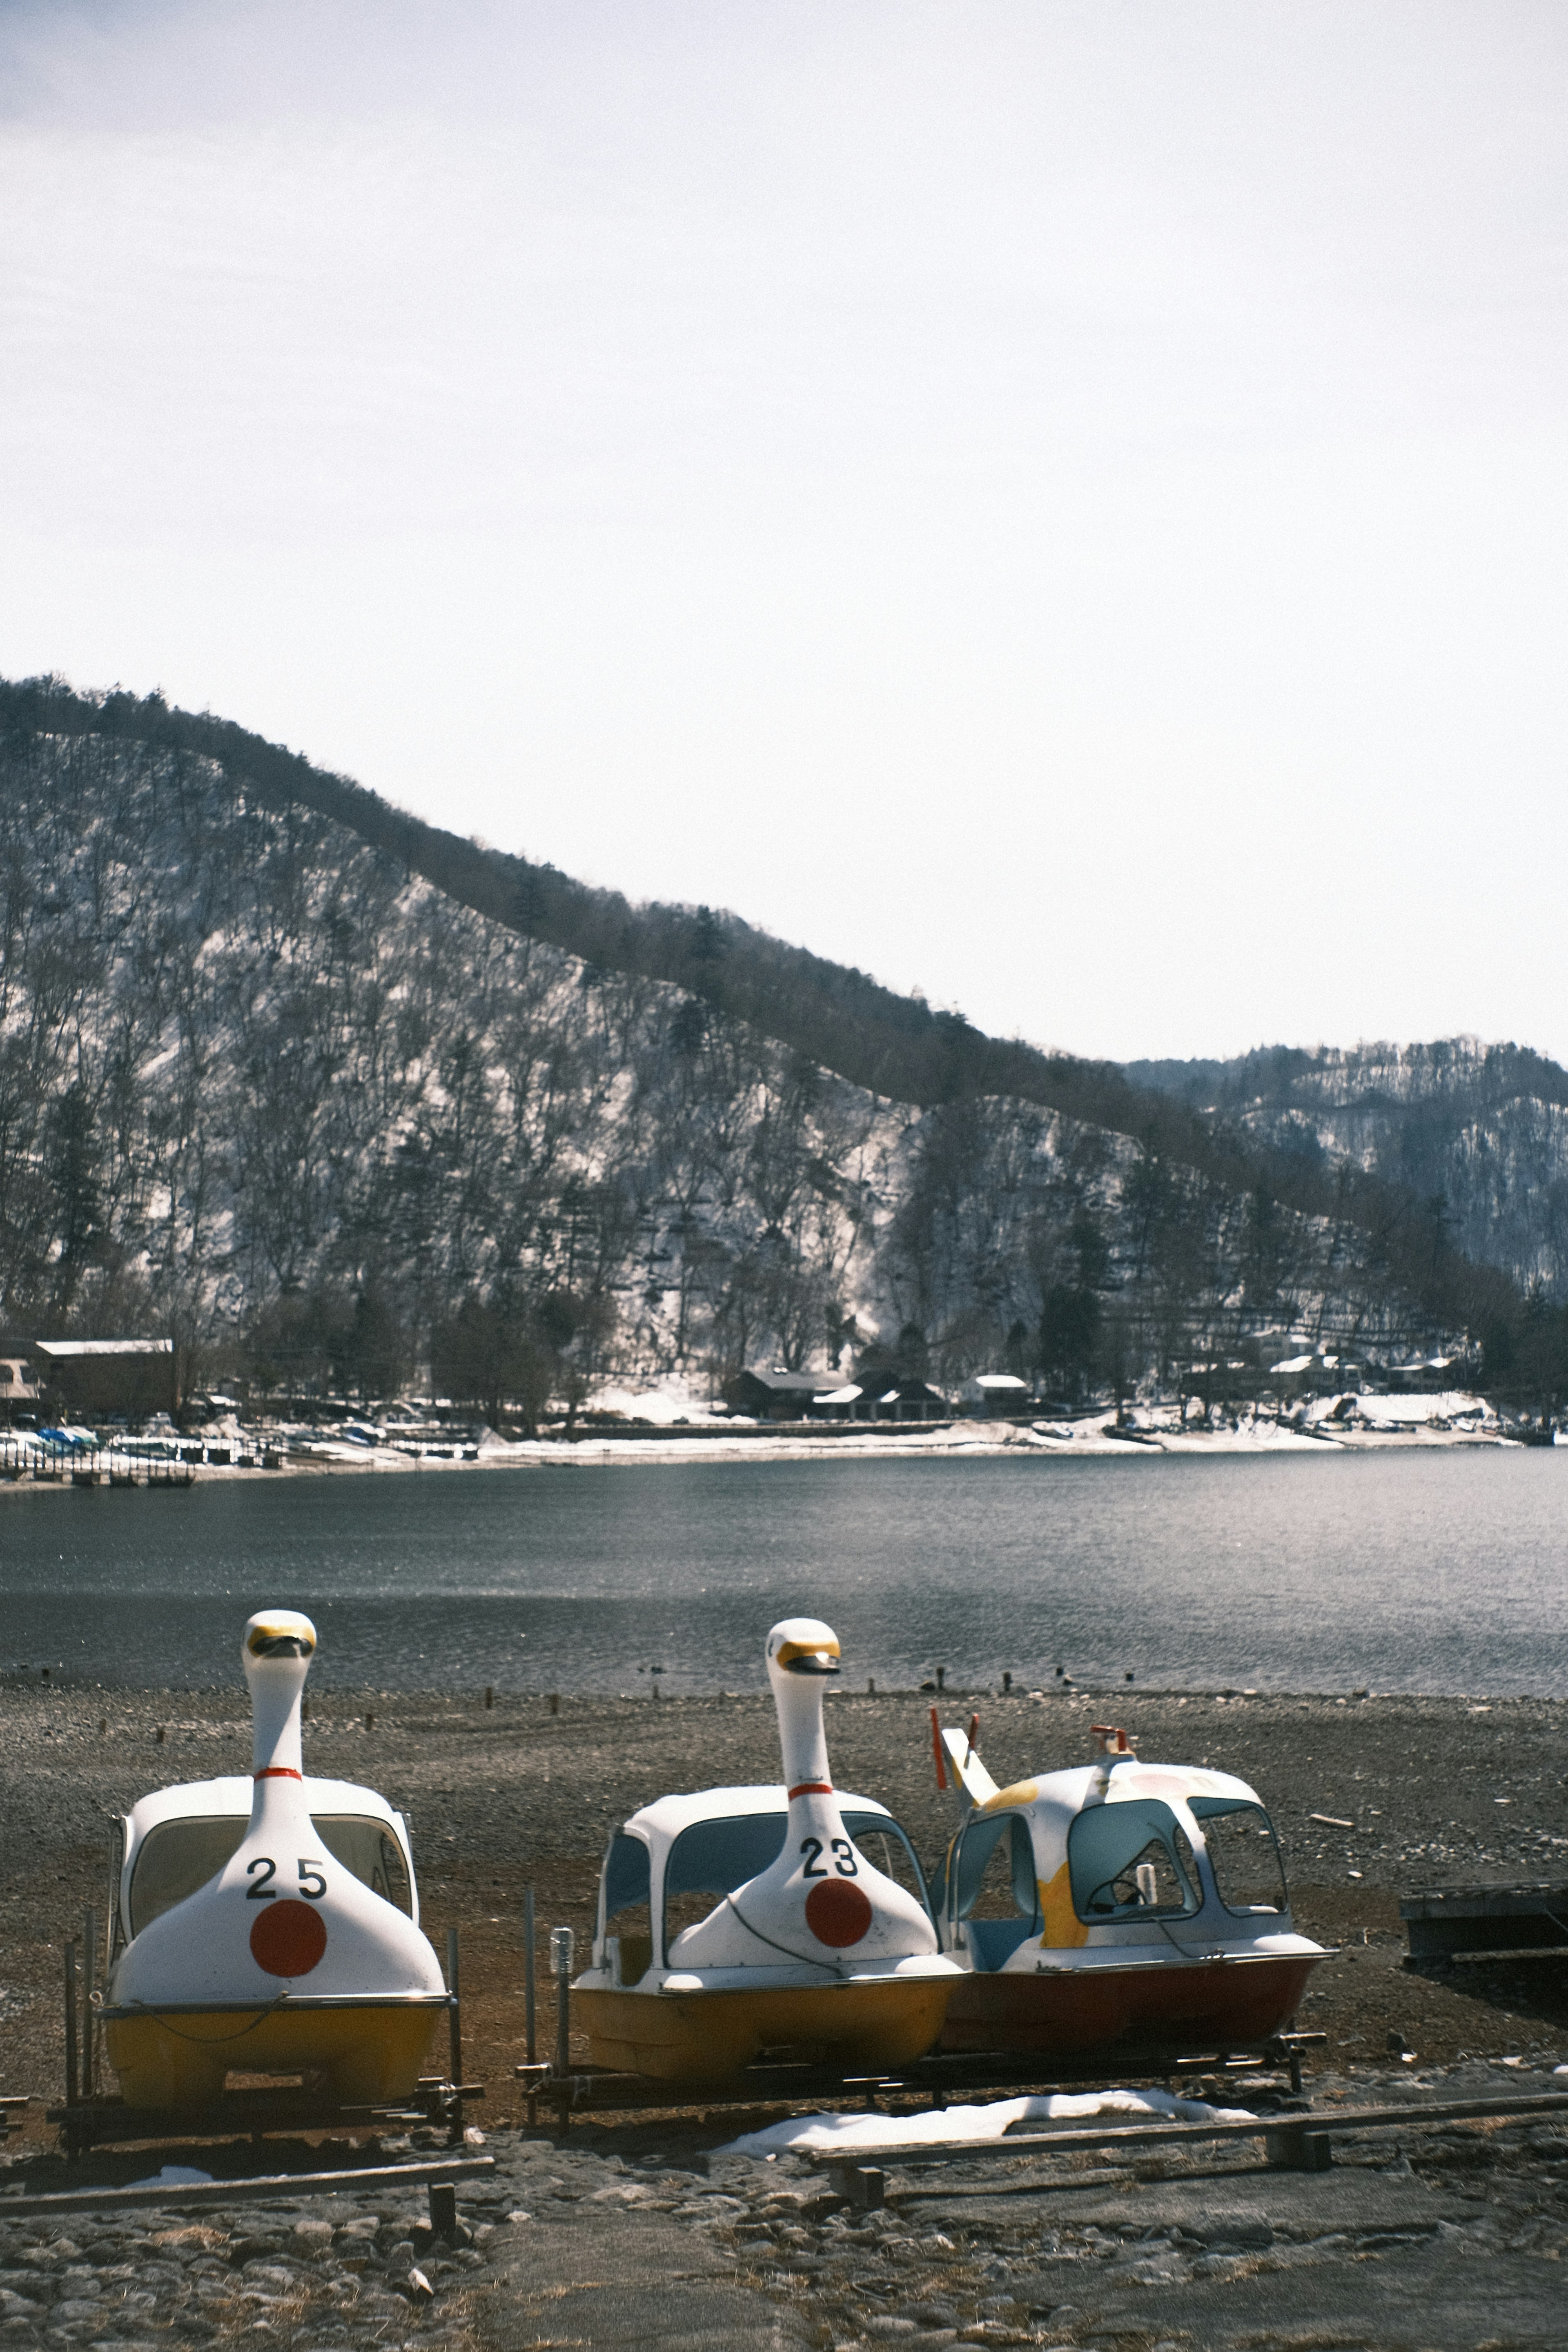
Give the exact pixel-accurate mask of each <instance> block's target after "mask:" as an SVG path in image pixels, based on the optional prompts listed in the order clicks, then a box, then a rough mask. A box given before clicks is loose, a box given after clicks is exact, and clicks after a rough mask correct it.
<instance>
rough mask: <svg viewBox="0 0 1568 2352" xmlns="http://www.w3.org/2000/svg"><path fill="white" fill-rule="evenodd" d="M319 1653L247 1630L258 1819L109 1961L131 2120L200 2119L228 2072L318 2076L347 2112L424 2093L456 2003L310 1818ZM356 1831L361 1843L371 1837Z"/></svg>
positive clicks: (302, 1626) (388, 1910)
mask: <svg viewBox="0 0 1568 2352" xmlns="http://www.w3.org/2000/svg"><path fill="white" fill-rule="evenodd" d="M315 1649H316V1629H315V1627H314V1626H313V1625H312V1624H311V1622H310V1619H309V1618H308V1617H300V1616H298V1615H296V1614H295V1613H294V1612H293V1611H291V1610H283V1609H269V1610H264V1611H262V1612H259V1613H258V1615H257V1616H254V1617H252V1618H251V1620H250V1621H249V1622H248V1624H247V1626H246V1629H245V1634H244V1639H243V1643H242V1648H241V1657H242V1660H243V1663H244V1666H245V1674H246V1679H247V1682H248V1684H249V1685H250V1695H251V1710H252V1719H253V1732H254V1758H253V1767H254V1769H253V1772H252V1779H251V1801H250V1819H249V1822H248V1824H247V1827H246V1829H245V1832H244V1834H243V1836H241V1837H240V1838H239V1839H238V1841H237V1845H236V1847H235V1850H234V1852H233V1853H231V1854H230V1855H229V1857H228V1859H227V1860H226V1861H225V1862H224V1863H223V1864H221V1866H220V1867H219V1868H218V1869H217V1870H216V1871H215V1873H214V1874H213V1875H212V1876H211V1877H209V1878H208V1879H207V1880H206V1881H205V1885H199V1886H198V1887H197V1888H196V1889H195V1893H194V1894H190V1895H186V1896H185V1897H184V1901H181V1902H175V1903H174V1904H173V1905H172V1906H171V1907H169V1908H167V1909H163V1910H160V1911H159V1912H158V1913H157V1914H156V1916H153V1917H152V1918H151V1919H150V1920H149V1921H148V1923H147V1924H146V1925H145V1926H144V1927H142V1929H141V1931H140V1933H138V1934H135V1935H133V1936H132V1940H131V1941H130V1943H129V1944H128V1945H127V1946H126V1947H125V1948H124V1950H123V1951H122V1952H121V1955H120V1958H119V1959H118V1960H117V1961H116V1963H115V1966H114V1969H113V1973H112V1975H111V1977H110V1985H109V1998H108V2001H107V2003H106V2005H105V2008H104V2011H103V2028H104V2048H105V2052H106V2054H107V2056H108V2059H109V2063H110V2065H111V2066H112V2067H113V2069H114V2071H115V2073H116V2074H118V2075H119V2077H120V2085H121V2093H122V2095H123V2097H124V2099H125V2102H126V2105H128V2106H138V2107H150V2106H156V2107H169V2106H187V2105H206V2104H208V2103H209V2102H211V2101H212V2100H214V2099H216V2097H217V2096H218V2095H220V2094H221V2092H222V2091H223V2088H224V2084H225V2079H226V2075H227V2074H228V2072H229V2070H230V2069H231V2068H232V2069H234V2070H236V2071H238V2072H240V2073H244V2074H320V2075H321V2077H322V2078H323V2079H324V2081H325V2083H326V2084H327V2085H328V2087H329V2089H330V2091H331V2094H332V2095H335V2097H336V2098H337V2099H339V2100H341V2101H343V2102H345V2103H354V2102H363V2103H364V2104H366V2105H374V2104H377V2103H380V2102H384V2101H387V2100H395V2099H398V2098H403V2097H406V2096H407V2095H408V2094H409V2093H410V2092H412V2091H413V2089H414V2088H415V2085H416V2082H417V2080H418V2076H419V2070H420V2065H421V2063H422V2062H423V2059H424V2056H425V2053H426V2048H427V2047H428V2045H429V2042H430V2036H431V2033H432V2032H433V2030H434V2027H435V2024H436V2020H437V2014H438V2012H439V2011H442V2010H443V2009H445V2008H446V2007H447V1993H446V1990H445V1987H444V1985H443V1983H442V1979H441V1969H440V1964H439V1963H438V1961H437V1958H436V1955H435V1953H434V1952H433V1951H432V1950H431V1948H430V1946H429V1944H428V1943H427V1942H426V1939H425V1937H423V1936H422V1935H421V1934H420V1932H419V1929H418V1928H417V1927H416V1925H415V1923H414V1921H413V1920H412V1919H411V1918H409V1917H407V1916H405V1914H404V1913H403V1912H402V1911H401V1910H399V1909H398V1908H397V1906H396V1905H395V1903H393V1902H392V1901H390V1900H388V1899H386V1898H385V1897H384V1895H381V1894H380V1893H378V1892H376V1891H375V1890H374V1888H373V1887H371V1886H370V1885H366V1884H364V1883H363V1879H362V1878H361V1877H360V1876H359V1875H358V1874H356V1873H355V1872H354V1871H353V1870H352V1869H349V1868H347V1867H345V1866H344V1864H342V1862H340V1861H339V1860H338V1858H337V1856H336V1854H334V1853H333V1852H332V1850H331V1847H330V1846H329V1845H328V1844H327V1843H326V1841H325V1840H324V1839H323V1837H322V1835H321V1830H320V1828H319V1827H318V1825H317V1823H316V1822H314V1821H313V1820H312V1818H311V1813H310V1791H311V1790H317V1791H321V1790H324V1788H325V1787H327V1786H328V1785H332V1786H335V1785H336V1784H323V1783H320V1782H309V1783H308V1782H307V1781H306V1780H305V1778H304V1767H303V1758H302V1752H301V1747H300V1698H301V1696H302V1694H303V1691H304V1687H305V1676H306V1675H307V1674H308V1673H309V1671H310V1660H311V1658H312V1657H313V1655H314V1654H315ZM218 1785H220V1784H208V1787H209V1789H211V1788H215V1787H216V1786H218ZM170 1793H171V1794H172V1795H175V1796H176V1797H177V1796H178V1793H179V1792H175V1791H171V1792H170ZM193 1793H194V1792H193ZM348 1794H349V1795H350V1796H351V1797H357V1798H365V1797H372V1792H370V1791H356V1790H349V1791H348ZM372 1801H373V1802H375V1800H374V1798H372ZM143 1803H144V1804H145V1803H146V1801H145V1800H144V1801H143ZM137 1810H138V1811H142V1808H141V1807H139V1808H138V1809H137ZM388 1818H389V1819H392V1818H395V1817H393V1816H391V1815H390V1814H388ZM188 1826H190V1825H189V1824H187V1827H188ZM213 1826H214V1829H215V1830H216V1833H217V1834H218V1836H219V1837H221V1836H222V1834H223V1831H222V1828H221V1826H220V1825H219V1822H217V1821H216V1819H215V1821H214V1824H213ZM356 1826H357V1828H358V1830H359V1832H360V1834H361V1836H362V1839H363V1832H364V1831H365V1830H367V1829H368V1830H371V1831H372V1832H374V1830H375V1829H376V1828H377V1827H378V1826H379V1824H377V1823H375V1822H369V1821H367V1822H361V1823H358V1824H357V1825H356ZM231 1833H232V1832H231ZM156 1834H157V1831H156V1828H153V1830H152V1832H150V1835H149V1839H148V1844H149V1846H150V1843H151V1838H152V1837H155V1836H156ZM340 1842H341V1840H340ZM132 1863H133V1857H132V1856H131V1855H130V1854H128V1855H127V1858H126V1867H127V1869H128V1870H130V1869H132Z"/></svg>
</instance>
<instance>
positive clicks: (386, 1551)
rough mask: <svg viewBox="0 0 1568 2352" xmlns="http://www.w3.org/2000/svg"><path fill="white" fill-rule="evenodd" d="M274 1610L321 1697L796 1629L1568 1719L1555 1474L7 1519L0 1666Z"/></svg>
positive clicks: (176, 1657) (517, 1676)
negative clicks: (327, 1690) (283, 1608)
mask: <svg viewBox="0 0 1568 2352" xmlns="http://www.w3.org/2000/svg"><path fill="white" fill-rule="evenodd" d="M262 1602H272V1603H277V1604H287V1605H289V1606H291V1607H296V1608H302V1609H306V1610H308V1611H309V1612H310V1614H311V1615H312V1616H313V1617H314V1618H315V1619H316V1621H317V1623H318V1625H319V1627H320V1629H321V1637H322V1640H321V1657H320V1660H319V1663H318V1666H317V1670H316V1678H317V1680H318V1681H319V1682H321V1683H343V1684H353V1685H374V1686H378V1687H381V1688H410V1687H426V1688H428V1687H432V1686H441V1685H457V1686H461V1687H466V1688H472V1687H475V1686H477V1685H482V1684H484V1683H493V1684H495V1685H497V1686H498V1687H500V1688H503V1689H513V1688H516V1689H532V1690H542V1689H556V1688H559V1689H563V1690H568V1689H595V1690H606V1691H616V1690H623V1691H627V1692H632V1693H636V1692H638V1691H646V1690H647V1688H648V1687H649V1684H648V1671H647V1670H648V1669H649V1668H651V1667H653V1666H655V1665H658V1666H662V1667H663V1668H664V1669H665V1672H664V1675H663V1676H662V1682H663V1685H664V1687H665V1688H667V1689H669V1690H716V1689H729V1690H745V1689H750V1688H754V1687H757V1686H758V1685H760V1684H761V1682H762V1679H763V1677H762V1671H761V1663H760V1660H761V1648H762V1638H763V1634H764V1633H765V1632H766V1629H767V1627H768V1626H769V1625H770V1624H771V1623H773V1621H774V1620H775V1619H776V1618H778V1617H782V1616H785V1615H789V1614H794V1613H797V1612H807V1613H810V1614H813V1615H820V1616H825V1617H826V1618H827V1619H828V1620H829V1621H830V1622H832V1623H833V1624H834V1625H835V1626H836V1627H837V1631H838V1633H839V1635H840V1638H841V1639H842V1641H843V1643H844V1650H845V1665H846V1673H847V1676H848V1675H853V1676H856V1677H858V1676H860V1675H876V1676H877V1677H878V1680H879V1683H880V1684H881V1685H909V1684H910V1683H914V1682H918V1681H919V1680H920V1679H921V1677H922V1676H923V1675H927V1674H929V1673H930V1672H931V1668H932V1667H933V1666H934V1665H936V1664H942V1665H945V1666H946V1668H947V1669H948V1672H949V1675H951V1676H952V1678H953V1679H954V1680H955V1681H958V1682H961V1683H962V1682H966V1681H976V1680H978V1681H990V1680H993V1679H994V1678H995V1677H996V1676H997V1675H999V1674H1000V1673H1001V1672H1002V1670H1003V1669H1004V1668H1010V1669H1011V1671H1012V1673H1013V1675H1014V1677H1015V1679H1016V1680H1018V1681H1021V1682H1022V1683H1023V1684H1024V1685H1026V1686H1028V1685H1037V1684H1038V1683H1039V1682H1041V1681H1042V1680H1044V1679H1045V1678H1046V1677H1047V1676H1049V1675H1053V1674H1054V1671H1055V1668H1056V1667H1057V1665H1058V1664H1064V1665H1065V1666H1066V1667H1067V1668H1068V1672H1069V1673H1072V1674H1074V1675H1079V1676H1080V1677H1083V1678H1086V1679H1088V1680H1090V1681H1103V1680H1108V1679H1110V1678H1112V1677H1114V1678H1117V1679H1120V1678H1121V1675H1123V1674H1124V1673H1125V1672H1127V1671H1129V1670H1131V1672H1132V1673H1133V1674H1134V1675H1136V1677H1137V1679H1138V1681H1139V1682H1140V1683H1141V1684H1145V1685H1158V1686H1170V1685H1175V1686H1177V1687H1180V1688H1184V1689H1202V1688H1205V1687H1206V1688H1223V1687H1224V1686H1225V1685H1237V1687H1246V1686H1249V1685H1250V1686H1253V1687H1256V1688H1258V1689H1288V1690H1346V1689H1350V1688H1353V1687H1355V1686H1357V1685H1370V1686H1371V1687H1372V1688H1373V1689H1381V1690H1422V1691H1434V1692H1436V1691H1487V1692H1494V1693H1498V1694H1504V1693H1508V1692H1537V1693H1542V1694H1546V1693H1555V1694H1568V1605H1565V1604H1568V1453H1565V1452H1563V1451H1546V1450H1542V1451H1539V1452H1537V1451H1531V1452H1516V1451H1511V1450H1510V1451H1507V1452H1494V1451H1486V1450H1479V1451H1458V1450H1456V1451H1454V1452H1451V1453H1428V1454H1346V1455H1329V1454H1324V1455H1316V1454H1314V1455H1311V1456H1309V1457H1300V1456H1284V1457H1274V1458H1270V1457H1267V1456H1265V1457H1261V1458H1254V1459H1250V1460H1248V1459H1245V1458H1236V1457H1228V1458H1227V1457H1225V1456H1219V1457H1216V1458H1213V1459H1207V1460H1195V1461H1194V1460H1192V1459H1190V1458H1189V1459H1179V1458H1173V1457H1162V1456H1148V1455H1144V1456H1142V1457H1140V1458H1137V1459H1131V1460H1127V1461H1121V1460H1110V1461H1106V1460H1093V1461H1088V1462H1079V1463H1069V1462H1063V1461H1059V1460H1058V1461H1045V1462H1042V1461H1022V1462H1014V1461H1005V1460H1004V1461H970V1462H941V1461H914V1462H901V1463H900V1462H860V1463H835V1462H776V1463H770V1462H760V1463H759V1462H735V1463H721V1464H713V1463H692V1464H687V1465H681V1464H678V1465H668V1466H667V1465H650V1466H649V1467H647V1469H640V1468H636V1467H633V1468H619V1467H617V1468H613V1469H612V1468H603V1469H600V1468H580V1469H578V1468H574V1469H562V1470H543V1471H518V1470H469V1471H464V1472H449V1473H447V1474H444V1475H430V1476H426V1477H419V1476H412V1475H402V1476H394V1475H385V1476H374V1475H360V1476H345V1477H338V1478H332V1477H310V1478H293V1477H280V1478H278V1479H276V1480H275V1481H271V1482H265V1483H264V1482H263V1481H262V1480H261V1479H260V1478H258V1479H255V1480H245V1481H238V1480H237V1481H234V1482H231V1483H224V1482H219V1481H216V1480H214V1481H208V1482H206V1483H205V1484H198V1485H197V1486H195V1488H194V1489H192V1490H191V1491H189V1492H187V1493H174V1494H165V1493H158V1492H148V1491H145V1490H142V1489H136V1490H134V1491H131V1492H125V1491H122V1490H116V1491H110V1490H107V1489H100V1490H95V1491H86V1490H77V1489H71V1490H68V1491H66V1492H61V1491H59V1490H58V1489H51V1490H49V1491H47V1492H43V1491H36V1490H29V1489H27V1488H23V1489H21V1490H19V1491H18V1490H10V1491H8V1492H5V1493H4V1494H0V1603H3V1608H4V1619H3V1622H0V1665H4V1666H6V1667H10V1666H13V1665H16V1664H27V1665H30V1666H34V1667H37V1666H39V1665H41V1664H49V1665H50V1666H51V1668H52V1669H53V1670H54V1671H56V1672H57V1673H58V1671H59V1670H60V1669H61V1668H63V1669H64V1670H65V1672H66V1673H67V1674H68V1675H73V1676H85V1677H86V1678H88V1679H89V1680H90V1681H94V1682H103V1683H112V1682H118V1683H131V1684H142V1685H151V1686H158V1685H167V1684H173V1685H192V1686H200V1685H210V1684H213V1683H230V1682H233V1681H234V1680H235V1678H236V1673H237V1636H238V1632H239V1627H240V1625H241V1624H242V1623H243V1622H244V1619H245V1617H246V1616H247V1614H248V1612H250V1611H251V1610H252V1609H253V1608H256V1607H258V1606H259V1605H260V1604H261V1603H262Z"/></svg>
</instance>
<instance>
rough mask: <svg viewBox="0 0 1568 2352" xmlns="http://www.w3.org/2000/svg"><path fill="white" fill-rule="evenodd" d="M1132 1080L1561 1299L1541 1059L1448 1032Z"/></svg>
mask: <svg viewBox="0 0 1568 2352" xmlns="http://www.w3.org/2000/svg"><path fill="white" fill-rule="evenodd" d="M1130 1074H1131V1075H1132V1076H1136V1077H1138V1078H1140V1079H1141V1080H1142V1082H1143V1083H1145V1084H1151V1083H1152V1084H1158V1085H1163V1086H1165V1087H1169V1089H1170V1090H1171V1091H1172V1092H1176V1093H1185V1094H1188V1095H1190V1096H1191V1097H1193V1098H1194V1099H1198V1098H1201V1099H1202V1100H1203V1101H1204V1102H1205V1104H1212V1105H1214V1106H1215V1108H1216V1109H1217V1110H1218V1111H1219V1112H1220V1113H1221V1114H1222V1115H1223V1116H1224V1117H1225V1118H1227V1119H1229V1120H1230V1121H1232V1122H1233V1123H1235V1124H1237V1125H1238V1126H1239V1127H1241V1128H1242V1129H1244V1130H1245V1131H1246V1132H1247V1134H1249V1135H1252V1136H1255V1137H1257V1138H1258V1139H1259V1140H1260V1141H1262V1142H1265V1143H1267V1144H1268V1145H1269V1146H1270V1147H1271V1148H1273V1149H1276V1150H1281V1151H1285V1152H1296V1153H1300V1154H1302V1155H1304V1156H1306V1157H1309V1158H1312V1159H1316V1160H1321V1161H1326V1162H1328V1163H1331V1164H1343V1163H1348V1164H1349V1165H1351V1166H1352V1167H1355V1168H1358V1169H1362V1170H1364V1171H1367V1172H1368V1173H1369V1174H1372V1175H1375V1176H1379V1177H1382V1178H1384V1179H1385V1180H1387V1181H1391V1182H1393V1183H1394V1184H1396V1185H1399V1186H1401V1187H1402V1188H1404V1189H1405V1191H1407V1192H1409V1193H1411V1194H1412V1195H1413V1196H1415V1199H1416V1200H1417V1201H1419V1202H1422V1203H1435V1202H1439V1201H1440V1202H1441V1203H1442V1215H1443V1218H1444V1221H1445V1224H1446V1229H1447V1235H1448V1238H1449V1239H1450V1241H1451V1242H1452V1243H1453V1244H1454V1246H1455V1247H1456V1248H1458V1249H1460V1250H1462V1251H1464V1252H1465V1254H1466V1255H1468V1256H1469V1257H1473V1258H1475V1259H1478V1260H1479V1261H1480V1262H1482V1263H1485V1264H1490V1265H1497V1266H1500V1267H1501V1268H1502V1269H1503V1270H1504V1271H1505V1272H1506V1273H1508V1274H1509V1275H1510V1276H1512V1277H1513V1279H1514V1280H1515V1281H1517V1282H1518V1283H1519V1284H1520V1285H1521V1286H1523V1287H1525V1288H1528V1287H1530V1286H1531V1285H1533V1284H1537V1283H1539V1284H1541V1285H1542V1286H1543V1287H1544V1288H1545V1289H1546V1291H1547V1292H1548V1293H1549V1294H1550V1295H1551V1296H1552V1297H1554V1298H1557V1299H1563V1298H1568V1070H1563V1068H1562V1067H1560V1066H1559V1065H1558V1064H1557V1063H1555V1062H1552V1061H1549V1060H1547V1059H1546V1058H1545V1057H1544V1056H1543V1055H1539V1054H1533V1053H1531V1052H1529V1051H1527V1050H1526V1049H1523V1048H1521V1047H1520V1046H1518V1045H1483V1044H1482V1043H1481V1042H1480V1040H1479V1039H1478V1038H1474V1037H1452V1038H1446V1039H1443V1040H1441V1041H1439V1042H1438V1043H1436V1044H1434V1045H1359V1046H1356V1047H1354V1048H1352V1049H1350V1050H1344V1049H1339V1048H1328V1047H1325V1048H1322V1049H1321V1050H1320V1051H1318V1052H1316V1053H1311V1054H1308V1053H1298V1052H1290V1051H1286V1050H1279V1051H1276V1052H1273V1053H1268V1052H1259V1053H1257V1054H1249V1055H1245V1056H1243V1057H1241V1058H1240V1059H1238V1060H1237V1061H1234V1062H1226V1063H1203V1064H1182V1063H1159V1064H1156V1063H1136V1064H1133V1065H1131V1066H1130Z"/></svg>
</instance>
